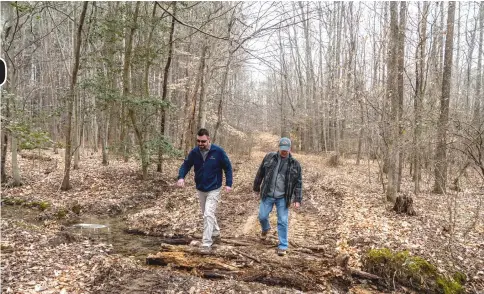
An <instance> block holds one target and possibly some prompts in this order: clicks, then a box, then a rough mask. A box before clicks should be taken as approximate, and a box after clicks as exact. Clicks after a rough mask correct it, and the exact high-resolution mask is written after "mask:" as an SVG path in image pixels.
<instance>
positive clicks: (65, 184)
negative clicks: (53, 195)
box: [61, 1, 89, 191]
mask: <svg viewBox="0 0 484 294" xmlns="http://www.w3.org/2000/svg"><path fill="white" fill-rule="evenodd" d="M88 3H89V2H88V1H86V2H84V3H83V6H82V12H81V16H80V18H79V24H78V29H77V37H76V45H75V46H76V47H75V51H74V64H73V66H72V76H71V85H70V88H69V94H68V96H67V124H66V150H65V156H64V158H65V164H64V178H63V180H62V185H61V189H62V190H64V191H65V190H69V189H70V188H71V185H70V177H69V176H70V169H71V159H72V141H71V133H72V115H73V111H74V96H75V93H76V84H77V74H78V71H79V59H80V52H81V43H82V27H83V25H84V19H85V17H86V11H87V6H88Z"/></svg>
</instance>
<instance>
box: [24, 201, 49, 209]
mask: <svg viewBox="0 0 484 294" xmlns="http://www.w3.org/2000/svg"><path fill="white" fill-rule="evenodd" d="M28 206H29V207H37V208H38V209H39V210H40V211H44V210H46V209H47V208H49V207H50V203H49V202H47V201H32V202H30V203H29V204H28Z"/></svg>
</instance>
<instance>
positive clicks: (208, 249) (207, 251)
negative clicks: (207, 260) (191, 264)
mask: <svg viewBox="0 0 484 294" xmlns="http://www.w3.org/2000/svg"><path fill="white" fill-rule="evenodd" d="M211 253H212V247H210V246H202V247H200V254H203V255H208V254H211Z"/></svg>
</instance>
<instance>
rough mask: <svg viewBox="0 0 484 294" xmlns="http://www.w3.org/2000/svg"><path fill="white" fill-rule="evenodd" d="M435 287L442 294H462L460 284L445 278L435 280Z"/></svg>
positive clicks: (462, 290)
mask: <svg viewBox="0 0 484 294" xmlns="http://www.w3.org/2000/svg"><path fill="white" fill-rule="evenodd" d="M437 285H438V286H439V288H440V289H441V290H442V291H443V293H444V294H460V293H464V289H463V287H462V285H461V283H460V282H458V281H456V280H453V279H448V278H445V277H438V278H437Z"/></svg>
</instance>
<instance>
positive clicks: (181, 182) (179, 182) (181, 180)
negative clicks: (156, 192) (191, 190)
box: [176, 179, 185, 188]
mask: <svg viewBox="0 0 484 294" xmlns="http://www.w3.org/2000/svg"><path fill="white" fill-rule="evenodd" d="M176 185H177V186H178V187H180V188H183V187H185V180H184V179H179V180H178V182H176Z"/></svg>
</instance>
